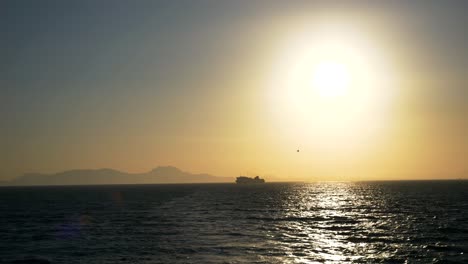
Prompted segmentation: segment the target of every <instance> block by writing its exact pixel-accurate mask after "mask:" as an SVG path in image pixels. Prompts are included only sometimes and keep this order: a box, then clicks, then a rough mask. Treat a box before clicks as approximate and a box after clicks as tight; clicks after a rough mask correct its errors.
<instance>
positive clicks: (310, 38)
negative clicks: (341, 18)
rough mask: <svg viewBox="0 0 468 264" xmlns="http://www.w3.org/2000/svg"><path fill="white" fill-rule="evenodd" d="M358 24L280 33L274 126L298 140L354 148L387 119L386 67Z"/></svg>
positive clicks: (331, 147)
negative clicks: (280, 47) (282, 34)
mask: <svg viewBox="0 0 468 264" xmlns="http://www.w3.org/2000/svg"><path fill="white" fill-rule="evenodd" d="M304 29H305V30H304ZM359 29H360V28H359V27H354V28H353V27H349V26H348V24H341V25H338V26H337V25H333V26H323V25H320V26H317V27H313V26H310V27H304V28H303V29H301V30H300V31H299V33H298V32H295V33H294V34H290V35H289V36H287V37H286V38H285V46H284V47H283V49H282V51H281V52H279V54H280V56H279V59H278V63H277V64H275V65H276V66H275V67H276V68H275V69H274V71H273V76H274V77H273V79H272V83H273V84H272V87H273V91H272V90H271V89H270V90H269V94H270V95H272V98H273V101H272V102H273V104H272V107H273V113H274V116H275V119H276V120H278V124H279V126H280V129H281V130H283V131H286V134H285V135H288V137H292V138H296V139H297V140H298V141H300V143H301V145H309V146H310V147H311V148H312V147H313V148H314V149H318V148H322V149H327V151H330V150H339V152H340V153H342V152H346V151H344V150H345V149H347V150H350V151H349V153H356V152H355V151H356V149H357V148H358V147H362V146H364V145H366V144H368V143H370V142H371V139H372V138H373V137H374V136H375V135H378V134H382V132H381V131H383V130H382V129H381V128H382V127H383V126H384V125H386V124H387V123H388V122H387V121H389V119H388V114H389V113H390V111H389V110H388V107H389V106H390V101H391V100H390V99H391V97H392V92H391V89H390V87H391V86H392V78H391V77H392V75H391V71H390V70H389V67H387V64H386V61H385V60H384V59H383V56H382V52H381V50H379V49H378V48H377V45H375V42H372V41H370V39H371V38H369V36H368V35H366V34H363V32H361V31H360V30H359ZM296 139H295V140H296ZM332 152H333V151H332ZM334 153H337V152H336V151H334Z"/></svg>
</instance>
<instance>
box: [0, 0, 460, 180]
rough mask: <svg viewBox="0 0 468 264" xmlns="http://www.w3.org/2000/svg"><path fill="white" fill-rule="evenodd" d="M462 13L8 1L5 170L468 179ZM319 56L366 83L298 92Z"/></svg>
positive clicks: (453, 8)
mask: <svg viewBox="0 0 468 264" xmlns="http://www.w3.org/2000/svg"><path fill="white" fill-rule="evenodd" d="M466 11H468V3H467V2H466V1H388V2H385V3H384V2H383V1H26V0H20V1H2V2H1V3H0V34H1V40H2V41H1V42H0V55H1V56H0V58H1V60H0V94H1V96H0V124H1V130H0V138H1V140H0V163H1V164H0V180H10V179H13V178H15V177H17V176H19V175H21V174H23V173H28V172H42V173H53V172H58V171H63V170H68V169H77V168H90V169H95V168H114V169H118V170H122V171H128V172H144V171H148V170H150V169H152V168H154V167H157V166H160V165H161V166H164V165H172V166H176V167H178V168H180V169H182V170H185V171H190V172H196V173H201V172H203V173H210V174H213V175H219V176H237V175H239V174H248V175H251V176H254V175H257V174H258V175H261V176H263V177H265V178H267V179H268V178H270V179H275V180H305V181H316V180H387V179H388V180H393V179H433V178H442V179H444V178H446V179H448V178H468V162H467V160H468V159H467V158H468V118H466V116H467V114H468V85H467V84H468V77H467V74H466V73H467V72H468V52H466V51H467V50H468V34H466V25H468V17H466V16H465V14H466ZM325 40H326V41H325ZM332 40H333V41H332ZM327 41H329V42H327ZM333 47H337V48H336V49H335V50H334V49H333ZM342 51H343V52H342ZM345 51H346V52H345ZM340 52H341V53H340ZM324 54H327V55H329V54H332V55H333V56H335V57H336V60H337V61H338V64H339V65H345V66H346V69H348V68H349V69H351V70H346V73H345V75H346V76H348V75H350V76H351V77H350V78H354V79H357V78H358V77H356V76H360V77H359V78H361V79H360V80H361V83H364V84H365V86H366V87H367V88H366V89H367V90H366V89H361V87H360V86H359V85H355V87H354V88H349V90H347V93H346V94H347V95H346V96H341V95H340V96H338V97H336V98H338V99H333V98H335V97H333V98H332V99H330V98H328V95H326V96H323V94H322V95H321V96H322V97H320V96H319V97H320V98H319V99H317V98H316V97H313V96H312V97H311V96H310V95H309V92H307V91H306V92H304V91H303V90H301V89H302V88H301V89H299V88H298V87H299V86H300V87H302V86H303V83H306V82H307V81H304V82H303V81H300V83H301V84H300V85H299V81H297V80H299V79H301V78H302V79H304V78H305V79H307V78H308V76H313V75H314V74H315V73H316V72H317V71H315V72H314V70H313V69H315V68H317V67H318V69H324V66H323V65H327V64H326V61H325V62H324V61H320V59H317V58H322V57H323V56H322V55H324ZM336 54H338V55H336ZM340 54H341V55H340ZM321 56H322V57H321ZM335 57H334V58H335ZM307 58H312V59H311V60H310V61H307ZM312 61H313V63H312ZM324 63H325V64H324ZM298 65H299V66H298ZM301 65H302V66H301ZM304 65H305V66H304ZM301 67H302V68H301ZM339 67H341V66H339ZM326 68H327V67H325V69H326ZM328 68H329V67H328ZM307 72H309V73H310V74H309V73H307ZM318 72H321V71H320V70H319V71H318ZM338 72H339V71H338ZM302 73H305V74H302ZM332 73H333V74H331V75H332V77H331V78H329V79H331V80H328V79H326V80H325V81H324V82H325V86H327V85H328V86H327V87H329V86H330V83H335V84H336V81H334V79H336V78H337V77H336V76H338V75H336V73H337V72H336V70H335V72H332ZM355 73H356V74H355ZM301 74H302V75H301ZM322 75H323V74H322ZM298 76H299V77H298ZM362 76H364V77H362ZM319 77H320V78H322V79H323V78H325V77H326V76H325V77H324V76H319ZM343 78H344V77H343ZM302 79H301V80H302ZM344 79H346V78H344ZM354 79H353V80H354ZM363 87H364V86H363ZM307 89H308V88H307ZM328 91H329V90H328ZM359 91H361V92H359ZM291 98H292V99H291ZM290 99H291V100H290ZM298 150H299V151H298Z"/></svg>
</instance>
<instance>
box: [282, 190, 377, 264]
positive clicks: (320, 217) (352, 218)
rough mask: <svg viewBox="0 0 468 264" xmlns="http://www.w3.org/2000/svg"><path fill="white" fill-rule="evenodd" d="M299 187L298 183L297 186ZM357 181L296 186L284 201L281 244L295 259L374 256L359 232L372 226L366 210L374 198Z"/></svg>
mask: <svg viewBox="0 0 468 264" xmlns="http://www.w3.org/2000/svg"><path fill="white" fill-rule="evenodd" d="M296 187H298V186H296ZM356 188H358V187H357V186H356V185H354V184H353V183H345V182H343V183H336V182H335V183H318V184H313V185H304V186H301V187H300V188H295V189H296V190H295V192H294V193H293V192H291V193H289V196H288V197H287V199H286V200H285V201H284V206H283V207H284V208H285V210H284V215H283V217H284V218H285V219H288V220H291V221H283V222H282V223H281V225H282V226H281V227H280V228H282V229H283V230H284V232H283V236H284V239H283V240H282V242H281V244H282V247H284V248H285V249H286V255H287V256H288V259H289V260H291V263H351V262H356V261H362V260H364V259H365V258H369V257H372V255H373V254H375V253H378V252H373V250H372V248H371V247H370V246H369V243H368V242H367V241H366V239H364V238H363V239H360V238H359V235H358V234H357V233H361V232H362V230H363V229H367V230H372V228H373V225H372V224H371V223H369V221H367V220H366V219H369V217H367V216H366V214H365V210H361V209H360V208H368V206H369V204H370V203H372V201H371V200H368V199H366V197H365V196H363V195H358V193H359V192H356Z"/></svg>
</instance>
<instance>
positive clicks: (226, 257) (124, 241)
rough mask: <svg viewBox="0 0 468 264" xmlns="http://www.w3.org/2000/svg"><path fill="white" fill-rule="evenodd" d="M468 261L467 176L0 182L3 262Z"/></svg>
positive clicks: (0, 225)
mask: <svg viewBox="0 0 468 264" xmlns="http://www.w3.org/2000/svg"><path fill="white" fill-rule="evenodd" d="M40 261H42V263H49V262H50V263H380V262H383V263H405V262H407V263H468V181H424V182H364V183H316V184H292V183H290V184H286V183H281V184H280V183H278V184H276V183H271V184H270V183H269V184H264V185H252V186H238V185H235V184H192V185H126V186H118V185H117V186H69V187H2V188H0V262H2V263H41V262H40Z"/></svg>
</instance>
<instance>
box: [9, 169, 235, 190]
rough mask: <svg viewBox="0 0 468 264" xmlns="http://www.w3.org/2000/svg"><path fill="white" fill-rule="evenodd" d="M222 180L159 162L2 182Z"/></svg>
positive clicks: (13, 183) (73, 183)
mask: <svg viewBox="0 0 468 264" xmlns="http://www.w3.org/2000/svg"><path fill="white" fill-rule="evenodd" d="M210 182H212V183H216V182H218V183H221V182H234V179H233V178H230V177H218V176H213V175H210V174H203V173H202V174H193V173H189V172H184V171H181V170H180V169H178V168H176V167H173V166H160V167H157V168H155V169H153V170H151V171H149V172H146V173H127V172H122V171H118V170H113V169H96V170H68V171H63V172H59V173H54V174H42V173H26V174H23V175H22V176H20V177H18V178H16V179H13V180H11V181H9V182H5V183H4V184H5V185H95V184H151V183H210Z"/></svg>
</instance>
